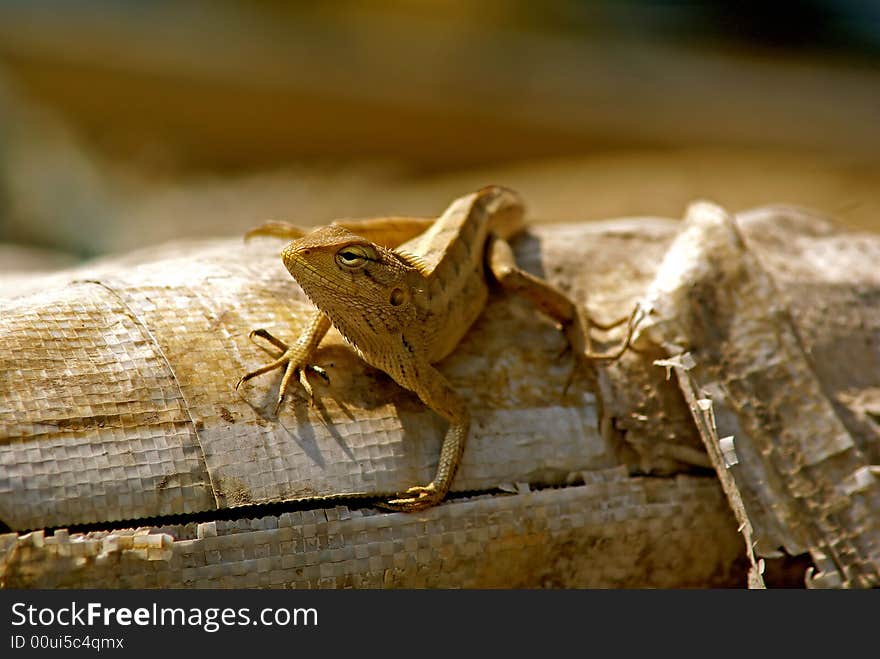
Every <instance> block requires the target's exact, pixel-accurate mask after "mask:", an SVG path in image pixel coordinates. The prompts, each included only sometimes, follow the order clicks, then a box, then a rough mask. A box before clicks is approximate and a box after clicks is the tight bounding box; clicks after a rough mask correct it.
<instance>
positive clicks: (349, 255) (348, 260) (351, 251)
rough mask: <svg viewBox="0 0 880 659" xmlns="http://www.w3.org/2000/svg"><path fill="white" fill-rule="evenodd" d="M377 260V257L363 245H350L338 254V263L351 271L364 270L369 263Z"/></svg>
mask: <svg viewBox="0 0 880 659" xmlns="http://www.w3.org/2000/svg"><path fill="white" fill-rule="evenodd" d="M375 258H376V255H375V254H373V253H372V252H371V251H370V250H368V249H367V248H366V247H364V246H363V245H349V246H348V247H343V248H342V249H340V250H339V251H338V252H336V262H337V263H338V264H339V265H341V266H343V267H345V268H350V269H356V268H362V267H363V266H364V264H365V263H366V262H367V261H372V260H375Z"/></svg>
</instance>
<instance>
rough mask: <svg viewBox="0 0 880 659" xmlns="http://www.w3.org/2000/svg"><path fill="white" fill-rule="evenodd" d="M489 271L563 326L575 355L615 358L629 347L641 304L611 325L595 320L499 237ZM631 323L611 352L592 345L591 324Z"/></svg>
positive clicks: (491, 248)
mask: <svg viewBox="0 0 880 659" xmlns="http://www.w3.org/2000/svg"><path fill="white" fill-rule="evenodd" d="M487 260H488V265H489V270H490V271H491V272H492V276H493V277H494V278H495V280H496V281H497V282H498V283H499V284H500V285H501V287H502V288H504V289H505V290H507V291H511V292H513V293H516V294H517V295H521V296H523V297H525V298H526V299H527V300H529V301H530V302H531V303H532V304H534V305H535V306H536V307H537V308H538V309H539V310H540V311H542V312H543V313H545V314H547V315H548V316H549V317H550V318H552V319H553V320H555V321H556V322H557V323H559V324H560V325H561V326H562V329H563V332H564V333H565V337H566V339H567V340H568V345H569V347H570V348H571V349H572V350H573V351H574V352H575V354H578V355H581V356H583V357H585V358H587V359H594V360H608V361H613V360H615V359H617V358H619V357H620V356H621V355H623V353H624V352H626V349H627V348H628V347H629V344H630V341H631V339H632V335H633V331H634V330H635V326H636V325H637V324H638V320H639V307H638V306H637V307H636V308H635V309H633V311H632V313H631V314H630V315H629V317H628V318H625V319H621V320H619V321H615V322H613V323H609V324H605V325H603V324H600V323H596V322H594V321H593V320H592V319H591V318H590V317H589V316H588V315H587V313H586V312H585V311H584V310H583V309H581V308H580V307H579V306H578V305H576V304H575V303H574V301H573V300H572V299H571V298H569V297H568V296H567V295H565V294H564V293H563V292H562V291H560V290H559V289H557V288H556V287H555V286H553V285H552V284H550V283H549V282H546V281H544V280H543V279H540V278H539V277H535V276H534V275H532V274H531V273H528V272H526V271H525V270H522V269H521V268H520V267H519V266H517V264H516V259H515V258H514V255H513V250H512V249H511V247H510V244H509V243H507V241H505V240H501V239H500V238H497V237H494V236H493V237H490V239H489V244H488V247H487ZM624 322H627V330H626V336H625V337H624V339H623V340H622V341H621V343H620V344H619V345H618V346H617V347H616V348H614V349H613V350H610V351H608V352H594V351H593V349H592V346H591V339H590V327H594V326H595V327H598V328H599V329H602V330H605V329H612V328H613V327H616V326H618V325H622V324H623V323H624Z"/></svg>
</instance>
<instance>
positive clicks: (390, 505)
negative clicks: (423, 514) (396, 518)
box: [376, 483, 445, 513]
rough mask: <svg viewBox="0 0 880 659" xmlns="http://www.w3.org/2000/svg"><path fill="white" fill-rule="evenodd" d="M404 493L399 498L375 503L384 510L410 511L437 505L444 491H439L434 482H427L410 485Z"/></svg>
mask: <svg viewBox="0 0 880 659" xmlns="http://www.w3.org/2000/svg"><path fill="white" fill-rule="evenodd" d="M404 495H408V496H404V497H402V498H400V499H391V500H390V501H384V502H381V503H378V504H376V505H377V506H379V507H380V508H385V509H386V510H394V511H397V512H404V513H412V512H416V511H419V510H424V509H425V508H430V507H431V506H435V505H437V504H438V503H440V502H441V501H442V500H443V497H444V495H445V493H444V492H440V491H439V490H438V489H437V487H436V485H434V483H428V485H417V486H415V487H411V488H409V489H408V490H407V491H406V492H404Z"/></svg>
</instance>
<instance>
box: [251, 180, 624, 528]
mask: <svg viewBox="0 0 880 659" xmlns="http://www.w3.org/2000/svg"><path fill="white" fill-rule="evenodd" d="M523 226H524V205H523V203H522V201H521V199H520V197H519V195H517V194H516V193H515V192H514V191H512V190H509V189H507V188H503V187H499V186H490V187H485V188H482V189H481V190H479V191H477V192H475V193H473V194H470V195H467V196H465V197H461V198H460V199H457V200H455V201H454V202H453V203H452V204H451V205H450V206H449V208H448V209H447V210H446V211H445V212H444V213H443V214H442V215H441V216H440V217H439V218H437V219H436V220H433V221H432V220H426V219H423V218H376V219H368V220H354V221H349V222H343V223H334V224H331V225H328V226H325V227H320V228H318V229H316V230H314V231H312V232H311V233H308V234H305V232H304V231H303V230H302V229H300V228H298V227H295V226H293V225H287V224H283V223H271V224H267V225H263V226H262V227H257V228H256V229H254V230H252V231H250V232H249V233H248V236H253V235H274V236H279V237H290V238H295V239H294V240H293V241H292V242H291V243H290V244H288V245H287V247H285V248H284V250H283V252H282V260H283V262H284V265H285V267H286V268H287V270H288V272H290V274H291V275H292V276H293V278H294V279H295V280H296V281H297V283H298V284H299V285H300V287H301V288H302V289H303V291H304V292H305V294H306V295H307V296H308V297H309V299H310V300H311V301H312V302H313V303H314V304H315V306H316V307H317V309H318V310H317V311H316V312H315V315H314V316H313V318H312V319H311V322H310V323H309V324H308V327H307V329H306V330H305V331H304V332H303V334H302V335H301V336H300V338H299V339H298V340H297V342H296V343H295V344H293V345H291V346H288V345H287V344H285V343H284V342H283V341H281V340H279V339H277V338H275V337H273V336H272V335H270V334H269V333H268V332H266V331H265V330H256V331H255V332H253V333H252V336H259V337H261V338H263V339H265V340H267V341H269V342H270V343H271V344H272V345H273V346H275V348H277V349H278V350H280V351H281V352H280V354H279V355H278V356H277V358H276V359H275V360H274V361H273V362H271V363H270V364H267V365H265V366H263V367H261V368H259V369H256V370H255V371H251V372H250V373H248V374H246V375H245V376H244V377H243V378H242V379H241V380H240V381H239V385H240V384H241V383H242V382H244V381H246V380H248V379H250V378H252V377H255V376H257V375H260V374H262V373H266V372H268V371H270V370H274V369H281V368H283V369H284V376H283V378H282V381H281V386H280V388H279V396H278V404H279V406H280V404H281V403H282V401H283V398H284V395H285V392H286V390H287V388H288V386H289V383H290V381H291V380H292V379H293V377H294V376H296V377H297V378H298V380H299V382H300V384H301V385H302V386H303V388H304V389H305V390H306V391H307V393H308V394H309V396H312V395H313V394H312V389H311V385H310V384H309V381H308V379H307V377H306V372H307V371H309V370H312V371H315V372H318V373H319V374H320V375H322V376H324V377H326V375H325V374H324V373H323V371H321V370H320V369H318V368H317V367H314V366H310V365H309V364H308V361H309V358H310V356H311V355H312V353H313V352H314V350H315V349H316V348H317V346H318V344H319V343H320V341H321V339H322V338H323V336H324V334H326V332H327V330H328V329H329V327H330V325H331V324H332V325H333V326H334V327H336V328H337V329H338V330H339V332H340V333H341V334H342V335H343V337H345V339H346V340H347V342H348V343H350V344H351V345H352V346H353V347H354V348H355V349H356V350H357V352H358V353H359V354H360V355H361V357H362V358H363V359H364V360H365V361H366V362H367V363H368V364H370V365H371V366H374V367H376V368H378V369H381V370H382V371H384V372H386V373H387V374H388V375H389V376H391V378H392V379H394V380H395V381H396V382H397V383H398V384H399V385H401V386H402V387H405V388H407V389H409V390H411V391H413V392H415V393H416V394H417V395H418V396H419V398H420V399H421V400H422V401H423V402H424V403H425V404H426V405H428V406H429V407H430V408H431V409H433V410H434V411H436V412H437V413H438V414H440V415H441V416H443V417H444V418H445V419H446V420H447V421H448V422H449V429H448V431H447V433H446V436H445V438H444V441H443V445H442V448H441V452H440V458H439V462H438V467H437V473H436V475H435V477H434V480H433V481H431V483H429V484H428V485H426V486H416V487H413V488H410V489H409V490H407V491H406V492H405V493H403V494H402V495H401V496H400V497H399V498H397V499H393V500H391V501H388V502H387V503H386V504H384V506H385V507H389V508H392V509H395V510H405V511H414V510H419V509H423V508H425V507H428V506H431V505H434V504H436V503H438V502H439V501H440V500H442V498H443V497H444V496H445V495H446V493H447V491H448V490H449V487H450V485H451V483H452V479H453V477H454V476H455V471H456V469H457V467H458V463H459V461H460V459H461V454H462V451H463V449H464V444H465V441H466V439H467V434H468V428H469V424H470V415H469V413H468V408H467V404H466V401H465V400H464V399H463V398H462V397H461V396H460V395H459V394H458V393H456V391H455V390H454V389H453V388H452V387H451V386H450V384H449V383H448V382H447V380H446V379H445V378H444V376H443V375H442V374H441V373H440V371H438V370H437V369H436V368H434V366H432V364H433V363H434V362H437V361H439V360H440V359H442V358H443V357H445V356H447V355H448V354H449V353H451V352H452V351H453V350H454V349H455V347H456V345H457V344H458V343H459V341H460V340H461V338H462V337H463V336H464V335H465V333H466V332H467V331H468V329H469V328H470V326H471V325H472V324H473V322H474V321H475V320H476V319H477V317H478V316H479V315H480V313H481V312H482V310H483V307H484V306H485V304H486V300H487V298H488V295H489V282H488V279H489V276H491V278H492V279H494V280H496V281H497V282H498V283H500V284H501V285H502V286H504V287H505V288H508V289H511V290H514V291H516V292H518V293H520V294H522V295H524V296H525V297H527V298H529V299H530V300H531V301H532V302H534V303H535V304H536V305H537V306H538V308H539V309H541V310H542V311H544V312H545V313H547V314H548V315H550V316H551V317H553V318H554V319H555V320H557V321H558V322H559V323H560V324H561V325H562V326H563V328H564V329H565V331H566V336H567V338H568V340H569V342H570V343H571V344H572V346H573V348H574V349H575V352H576V353H577V354H579V355H584V356H589V357H594V358H614V357H616V356H618V355H619V354H620V353H621V352H622V350H623V349H625V347H626V344H628V341H629V334H628V336H627V338H626V341H625V342H624V344H623V346H622V347H621V348H620V349H618V350H617V351H616V352H614V353H613V354H609V355H597V354H593V353H591V352H590V351H589V348H588V347H586V346H588V339H587V337H586V332H585V330H584V328H585V327H586V326H587V325H586V322H585V317H584V316H583V314H582V313H581V311H580V310H579V309H578V308H577V307H576V305H574V303H572V302H571V301H570V300H569V299H568V298H567V297H566V296H564V295H563V294H562V293H560V292H559V291H557V290H556V289H554V288H553V287H552V286H550V285H549V284H547V283H546V282H544V281H543V280H540V279H538V278H536V277H533V276H532V275H530V274H528V273H526V272H524V271H522V270H520V269H519V268H517V267H516V264H515V261H514V260H513V253H512V251H511V249H510V246H509V245H508V244H507V242H506V239H507V238H508V237H510V236H512V235H513V234H515V233H517V232H518V231H520V230H521V229H522V228H523ZM632 324H633V323H632V317H631V322H630V328H629V329H630V333H631V330H632Z"/></svg>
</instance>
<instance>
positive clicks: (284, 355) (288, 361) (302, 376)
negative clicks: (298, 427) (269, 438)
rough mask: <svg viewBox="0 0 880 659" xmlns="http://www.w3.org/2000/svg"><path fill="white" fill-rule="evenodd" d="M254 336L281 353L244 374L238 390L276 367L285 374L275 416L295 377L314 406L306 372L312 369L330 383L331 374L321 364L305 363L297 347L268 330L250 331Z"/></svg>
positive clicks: (312, 393)
mask: <svg viewBox="0 0 880 659" xmlns="http://www.w3.org/2000/svg"><path fill="white" fill-rule="evenodd" d="M254 337H259V338H261V339H265V340H266V341H268V342H269V343H271V344H272V345H273V346H275V347H276V348H277V349H279V350H280V351H281V353H280V355H278V356H277V358H276V359H275V360H274V361H272V362H270V363H269V364H266V365H265V366H262V367H260V368H258V369H256V370H254V371H251V372H250V373H246V374H245V375H243V376H242V377H241V378H240V379H239V380H238V382H237V383H236V385H235V389H236V391H237V390H238V388H239V387H240V386H241V385H242V384H243V383H244V382H247V381H248V380H250V379H251V378H255V377H257V376H258V375H262V374H263V373H268V372H269V371H274V370H276V369H283V370H284V375H283V376H282V378H281V385H280V386H279V387H278V400H277V402H276V403H275V416H278V412H279V410H281V406H282V405H283V404H284V399H285V397H286V395H287V391H288V388H289V387H290V382H291V380H292V379H293V378H294V377H296V378H297V379H298V380H299V383H300V385H301V386H302V388H303V389H304V390H305V392H306V394H307V395H308V397H309V405H312V406H314V404H315V393H314V391H313V390H312V385H311V383H309V381H308V378H307V377H306V372H307V371H312V372H314V373H317V374H318V375H319V376H321V378H322V379H323V380H324V381H325V382H327V383H328V384H329V383H330V376H328V375H327V372H326V371H325V370H324V369H323V368H321V367H320V366H315V365H313V364H303V363H302V361H301V360H302V354H301V353H300V351H298V350H297V349H296V348H295V347H293V348H292V347H289V346H288V345H287V344H286V343H284V342H283V341H280V340H279V339H276V338H275V337H274V336H272V335H271V334H270V333H269V332H267V331H266V330H263V329H259V330H254V331H253V332H251V333H250V338H251V340H253V339H254ZM261 347H262V346H261Z"/></svg>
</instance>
